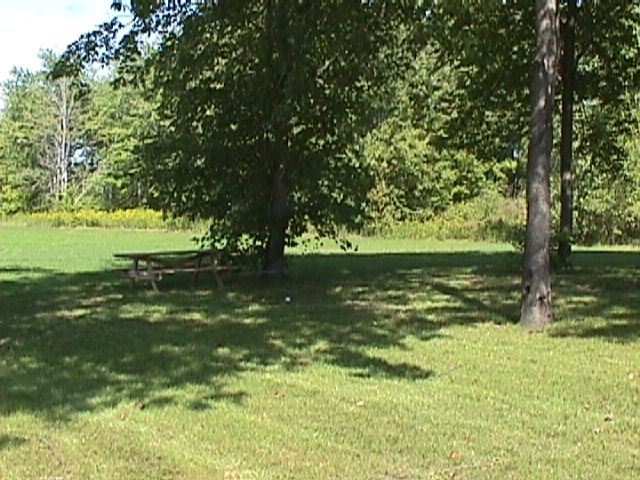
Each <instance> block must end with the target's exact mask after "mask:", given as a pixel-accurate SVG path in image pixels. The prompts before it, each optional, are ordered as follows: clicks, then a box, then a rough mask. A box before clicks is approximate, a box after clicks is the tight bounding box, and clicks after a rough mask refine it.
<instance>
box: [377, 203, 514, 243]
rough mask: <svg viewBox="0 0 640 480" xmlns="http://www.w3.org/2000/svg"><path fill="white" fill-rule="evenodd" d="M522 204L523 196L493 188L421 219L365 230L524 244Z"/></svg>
mask: <svg viewBox="0 0 640 480" xmlns="http://www.w3.org/2000/svg"><path fill="white" fill-rule="evenodd" d="M525 231H526V207H525V203H524V200H523V199H508V198H504V197H503V196H502V195H501V194H499V193H497V192H495V191H487V192H485V193H483V194H482V195H480V196H478V197H476V198H474V199H473V200H469V201H466V202H462V203H457V204H454V205H453V206H451V207H450V208H448V209H447V210H446V211H445V212H444V213H442V214H440V215H437V216H435V217H433V218H431V219H430V220H425V221H415V220H413V221H399V222H389V223H386V224H384V225H382V224H375V225H372V226H370V227H369V229H368V230H366V232H365V233H368V234H373V235H379V236H383V237H388V238H409V239H436V240H445V239H459V240H487V241H500V242H509V243H512V244H513V245H514V246H516V247H517V248H521V246H522V245H523V244H524V235H525Z"/></svg>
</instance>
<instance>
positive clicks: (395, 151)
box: [363, 120, 484, 224]
mask: <svg viewBox="0 0 640 480" xmlns="http://www.w3.org/2000/svg"><path fill="white" fill-rule="evenodd" d="M363 155H364V156H365V157H366V158H367V161H368V163H369V164H370V166H371V167H370V168H371V169H372V171H373V172H374V175H375V180H376V181H375V186H374V188H373V189H372V191H371V192H370V194H369V212H368V213H369V216H370V217H371V218H372V219H373V221H374V222H375V223H376V224H385V223H388V222H390V221H407V220H409V221H411V220H425V219H428V218H431V217H433V216H434V215H436V214H438V213H441V212H443V211H444V210H445V209H447V208H448V207H450V206H451V205H453V204H454V203H458V202H462V201H464V200H467V199H469V198H472V197H474V196H475V195H477V194H478V193H479V192H480V190H481V189H482V186H483V178H484V177H483V173H484V171H483V170H484V169H483V166H482V165H481V164H480V163H479V162H478V161H477V160H476V159H475V158H474V157H472V156H470V155H468V154H466V153H465V152H462V151H458V152H456V151H453V152H451V151H447V150H438V149H437V147H435V146H434V145H433V141H432V140H431V139H430V138H429V137H428V133H427V132H426V131H425V130H424V129H418V128H414V127H411V126H408V125H406V124H402V123H400V122H398V121H395V120H390V121H388V122H385V124H383V125H382V126H381V127H379V128H378V129H377V130H376V131H374V132H373V133H372V135H370V136H369V138H368V139H367V141H366V146H365V148H364V150H363Z"/></svg>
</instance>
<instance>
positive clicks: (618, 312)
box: [551, 250, 640, 342]
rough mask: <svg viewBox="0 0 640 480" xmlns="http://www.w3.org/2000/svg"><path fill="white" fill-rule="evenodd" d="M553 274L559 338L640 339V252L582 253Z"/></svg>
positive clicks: (555, 330) (574, 255) (575, 255)
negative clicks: (563, 270) (569, 265)
mask: <svg viewBox="0 0 640 480" xmlns="http://www.w3.org/2000/svg"><path fill="white" fill-rule="evenodd" d="M573 263H574V268H573V269H572V270H571V271H569V272H566V273H561V274H558V275H556V277H555V282H554V283H555V285H554V288H555V299H556V301H555V308H556V312H557V318H558V319H559V320H560V321H559V322H558V324H557V327H556V328H554V329H553V330H552V331H551V335H552V336H556V337H576V338H602V339H605V340H609V341H615V342H633V341H637V340H638V339H640V315H639V313H640V278H638V272H639V271H640V252H638V251H616V252H612V251H593V250H591V251H578V252H576V253H574V254H573Z"/></svg>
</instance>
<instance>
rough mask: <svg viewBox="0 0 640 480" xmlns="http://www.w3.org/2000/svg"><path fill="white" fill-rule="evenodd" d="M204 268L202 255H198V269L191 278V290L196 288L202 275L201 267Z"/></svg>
mask: <svg viewBox="0 0 640 480" xmlns="http://www.w3.org/2000/svg"><path fill="white" fill-rule="evenodd" d="M201 266H202V255H198V261H197V262H196V268H195V269H194V271H193V276H192V277H191V288H196V284H197V283H198V276H199V275H200V267H201Z"/></svg>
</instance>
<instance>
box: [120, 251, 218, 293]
mask: <svg viewBox="0 0 640 480" xmlns="http://www.w3.org/2000/svg"><path fill="white" fill-rule="evenodd" d="M114 257H115V258H118V259H124V260H130V261H131V265H130V266H129V267H128V268H124V269H118V270H119V271H121V272H123V273H124V274H125V275H126V276H127V277H129V279H130V280H131V284H132V285H134V284H135V282H136V281H137V280H143V281H147V282H150V283H151V286H152V287H153V289H154V290H155V291H156V292H157V291H159V290H158V282H159V281H161V280H162V278H163V277H164V276H165V275H173V274H175V273H180V272H187V273H191V274H192V275H193V277H192V284H193V285H194V286H195V284H196V282H197V281H198V275H199V274H200V272H205V271H208V272H212V273H213V276H214V278H215V281H216V285H217V286H218V287H219V288H222V287H223V286H224V285H223V283H222V279H221V278H220V276H219V275H218V272H219V271H220V270H225V269H224V268H221V267H220V266H219V265H218V259H219V254H218V251H217V250H216V249H215V248H210V249H205V250H168V251H161V252H131V253H116V254H114Z"/></svg>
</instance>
